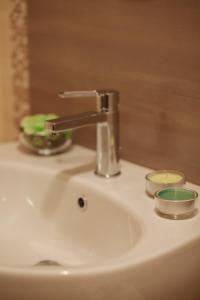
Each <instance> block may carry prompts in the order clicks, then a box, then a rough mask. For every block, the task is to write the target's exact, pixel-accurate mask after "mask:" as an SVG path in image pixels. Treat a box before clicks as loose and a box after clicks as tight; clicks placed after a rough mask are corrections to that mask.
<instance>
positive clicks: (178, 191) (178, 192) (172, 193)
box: [158, 188, 196, 201]
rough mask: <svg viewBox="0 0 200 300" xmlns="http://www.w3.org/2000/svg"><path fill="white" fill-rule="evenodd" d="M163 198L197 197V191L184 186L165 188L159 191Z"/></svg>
mask: <svg viewBox="0 0 200 300" xmlns="http://www.w3.org/2000/svg"><path fill="white" fill-rule="evenodd" d="M158 196H159V198H161V199H163V200H172V201H179V200H180V201H183V200H191V199H194V198H196V194H195V192H193V191H191V190H187V189H183V188H173V189H170V188H168V189H164V190H162V191H160V192H159V193H158Z"/></svg>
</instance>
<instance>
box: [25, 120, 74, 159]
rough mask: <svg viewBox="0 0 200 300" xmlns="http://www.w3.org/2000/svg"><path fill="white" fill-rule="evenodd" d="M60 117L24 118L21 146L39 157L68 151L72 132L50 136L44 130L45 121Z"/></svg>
mask: <svg viewBox="0 0 200 300" xmlns="http://www.w3.org/2000/svg"><path fill="white" fill-rule="evenodd" d="M58 117H59V116H57V115H55V114H48V115H43V114H37V115H33V116H27V117H24V118H23V119H22V121H21V123H20V144H21V146H22V147H23V148H26V149H28V150H30V151H31V152H34V153H36V154H39V155H52V154H57V153H61V152H63V151H65V150H67V149H68V148H69V147H70V146H71V144H72V132H71V130H66V131H65V132H62V133H56V134H53V135H49V134H47V133H46V131H45V128H44V124H45V121H47V120H53V119H56V118H58Z"/></svg>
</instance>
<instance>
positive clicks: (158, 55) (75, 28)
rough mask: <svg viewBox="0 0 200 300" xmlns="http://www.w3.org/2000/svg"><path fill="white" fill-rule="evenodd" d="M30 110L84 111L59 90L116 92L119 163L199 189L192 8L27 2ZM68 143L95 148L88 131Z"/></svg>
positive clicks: (184, 4)
mask: <svg viewBox="0 0 200 300" xmlns="http://www.w3.org/2000/svg"><path fill="white" fill-rule="evenodd" d="M28 3H29V42H30V62H31V97H32V111H33V112H34V113H36V112H53V111H54V112H57V113H60V114H62V115H65V114H70V113H75V112H80V111H85V110H88V109H89V110H90V109H92V108H93V107H94V102H93V101H92V100H88V99H86V100H85V101H84V100H81V99H79V100H74V99H73V100H61V99H58V98H57V96H56V94H57V92H58V91H60V90H84V89H101V88H115V89H118V90H119V91H120V94H121V99H120V101H121V102H120V111H121V145H122V151H121V156H122V157H123V158H125V159H127V160H130V161H133V162H135V163H138V164H141V165H145V166H148V167H152V168H155V169H160V168H170V169H179V170H181V171H183V172H185V173H186V175H187V177H188V178H189V180H191V181H193V182H197V183H200V39H199V37H200V18H199V14H200V2H199V1H197V0H190V1H189V0H169V1H160V0H101V1H100V0H98V1H97V0H93V1H92V0H85V1H81V0H73V1H64V0H57V1H53V0H43V1H34V0H30V1H29V2H28ZM76 141H77V142H79V143H81V144H84V145H87V146H89V147H93V148H94V147H95V128H88V129H81V130H79V131H77V134H76Z"/></svg>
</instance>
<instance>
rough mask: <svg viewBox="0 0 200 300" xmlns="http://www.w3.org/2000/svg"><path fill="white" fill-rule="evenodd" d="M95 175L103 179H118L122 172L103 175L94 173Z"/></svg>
mask: <svg viewBox="0 0 200 300" xmlns="http://www.w3.org/2000/svg"><path fill="white" fill-rule="evenodd" d="M94 174H95V175H97V176H99V177H103V178H107V179H109V178H112V177H117V176H119V175H120V174H121V171H118V172H117V173H114V174H101V173H98V172H97V171H94Z"/></svg>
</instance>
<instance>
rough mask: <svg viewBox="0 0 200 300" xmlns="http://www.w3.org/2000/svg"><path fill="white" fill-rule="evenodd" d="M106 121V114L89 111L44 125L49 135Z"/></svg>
mask: <svg viewBox="0 0 200 300" xmlns="http://www.w3.org/2000/svg"><path fill="white" fill-rule="evenodd" d="M106 120H107V115H106V113H101V112H96V111H91V112H86V113H81V114H77V115H72V116H68V117H62V118H58V119H54V120H49V121H48V122H46V124H45V128H46V131H47V132H48V133H49V134H50V133H58V132H63V131H65V130H66V129H75V128H80V127H85V126H89V125H93V124H96V123H102V122H105V121H106Z"/></svg>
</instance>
